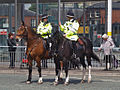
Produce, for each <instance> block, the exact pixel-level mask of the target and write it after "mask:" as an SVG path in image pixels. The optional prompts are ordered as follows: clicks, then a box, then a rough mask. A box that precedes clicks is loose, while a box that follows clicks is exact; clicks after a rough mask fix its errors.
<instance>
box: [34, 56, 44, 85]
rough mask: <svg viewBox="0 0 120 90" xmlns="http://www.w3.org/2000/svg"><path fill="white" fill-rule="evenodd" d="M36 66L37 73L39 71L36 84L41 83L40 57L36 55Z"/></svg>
mask: <svg viewBox="0 0 120 90" xmlns="http://www.w3.org/2000/svg"><path fill="white" fill-rule="evenodd" d="M36 62H37V67H38V73H39V79H38V84H42V83H43V79H42V75H41V59H40V58H39V57H36Z"/></svg>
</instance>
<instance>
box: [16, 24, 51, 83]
mask: <svg viewBox="0 0 120 90" xmlns="http://www.w3.org/2000/svg"><path fill="white" fill-rule="evenodd" d="M20 38H23V39H26V41H27V50H26V54H27V56H28V65H29V68H28V70H29V75H28V80H27V82H26V83H31V78H32V61H33V60H35V61H36V62H37V67H38V72H39V80H38V83H39V84H41V83H43V80H42V75H41V59H49V58H51V57H50V56H49V53H48V51H47V50H46V47H45V45H46V41H45V40H44V39H43V38H41V37H40V36H38V35H37V34H36V33H35V31H33V30H32V29H31V28H30V27H29V26H25V25H21V26H20V27H19V29H18V30H17V34H16V39H20Z"/></svg>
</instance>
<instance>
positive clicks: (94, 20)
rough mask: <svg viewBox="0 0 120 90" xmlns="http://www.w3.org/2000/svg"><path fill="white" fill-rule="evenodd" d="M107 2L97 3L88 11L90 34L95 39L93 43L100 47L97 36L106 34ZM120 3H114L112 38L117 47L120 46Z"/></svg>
mask: <svg viewBox="0 0 120 90" xmlns="http://www.w3.org/2000/svg"><path fill="white" fill-rule="evenodd" d="M105 8H106V7H105V2H102V3H96V4H93V5H92V6H89V7H88V8H87V10H86V15H87V22H88V23H89V25H90V34H91V36H92V37H94V38H93V43H94V42H96V41H97V42H98V43H96V44H97V45H95V46H99V44H100V41H99V39H98V38H97V35H102V34H103V33H105V13H106V12H105ZM119 13H120V2H113V3H112V37H113V39H114V42H115V44H116V46H119V45H120V39H119V38H120V15H119ZM106 20H107V19H106Z"/></svg>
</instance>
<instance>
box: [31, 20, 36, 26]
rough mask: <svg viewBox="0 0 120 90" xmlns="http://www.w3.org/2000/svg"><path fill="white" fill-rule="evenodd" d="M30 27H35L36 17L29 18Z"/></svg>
mask: <svg viewBox="0 0 120 90" xmlns="http://www.w3.org/2000/svg"><path fill="white" fill-rule="evenodd" d="M31 27H36V19H31Z"/></svg>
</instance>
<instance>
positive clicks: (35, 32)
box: [25, 25, 42, 38]
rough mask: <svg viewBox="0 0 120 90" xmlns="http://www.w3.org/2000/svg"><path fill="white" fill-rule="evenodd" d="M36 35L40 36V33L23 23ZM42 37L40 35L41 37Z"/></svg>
mask: <svg viewBox="0 0 120 90" xmlns="http://www.w3.org/2000/svg"><path fill="white" fill-rule="evenodd" d="M25 26H26V27H27V28H28V29H29V30H30V31H31V32H32V33H33V34H34V35H35V36H36V37H41V35H40V34H37V31H35V30H34V29H33V28H32V27H30V26H27V25H25ZM41 38H42V37H41Z"/></svg>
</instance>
